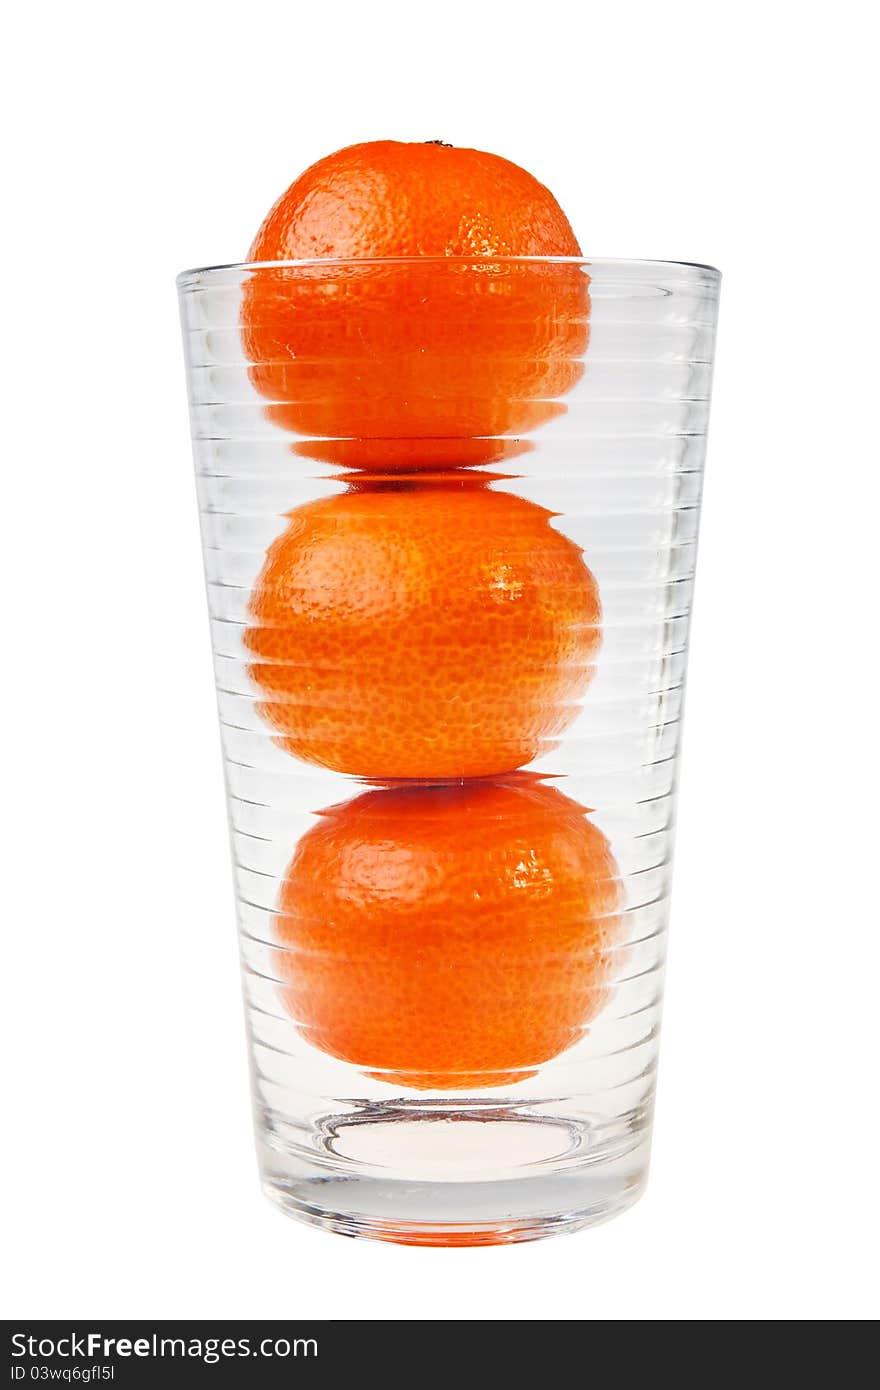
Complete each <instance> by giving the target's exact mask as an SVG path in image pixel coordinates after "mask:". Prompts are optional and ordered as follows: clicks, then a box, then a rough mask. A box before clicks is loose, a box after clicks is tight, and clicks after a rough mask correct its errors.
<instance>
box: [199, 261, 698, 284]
mask: <svg viewBox="0 0 880 1390" xmlns="http://www.w3.org/2000/svg"><path fill="white" fill-rule="evenodd" d="M481 263H482V264H487V265H550V266H552V265H571V266H583V267H584V269H585V270H592V271H594V272H595V271H602V270H604V269H606V268H607V269H609V270H618V271H626V270H630V271H639V270H641V271H644V272H646V273H650V272H653V273H656V271H657V268H658V267H660V266H663V267H665V268H666V269H667V270H679V271H681V270H685V271H699V272H701V273H703V274H705V275H708V276H709V277H711V278H712V279H713V280H714V282H715V283H716V284H718V283H720V281H721V271H720V270H719V269H718V267H717V266H714V265H708V264H707V263H705V262H702V261H670V260H663V259H653V260H652V259H648V258H644V257H627V256H500V255H499V256H495V255H489V254H487V253H485V252H482V253H478V254H474V255H470V256H467V255H456V256H437V255H434V256H314V257H309V258H305V259H301V260H287V261H285V260H281V261H229V262H226V263H221V264H219V265H205V266H194V267H193V268H192V269H190V270H182V271H181V272H180V274H179V275H178V276H177V280H176V283H177V285H178V286H179V287H180V288H181V289H183V288H185V287H186V285H187V284H188V282H189V281H190V280H192V279H194V278H195V277H203V276H212V277H213V276H217V277H219V276H221V275H224V274H227V275H228V274H229V273H230V272H232V271H236V272H238V273H239V274H244V273H245V272H246V271H252V270H285V269H287V270H312V269H314V268H315V267H316V266H329V267H333V266H339V267H341V266H361V267H363V266H395V265H398V266H412V265H431V264H449V265H480V264H481Z"/></svg>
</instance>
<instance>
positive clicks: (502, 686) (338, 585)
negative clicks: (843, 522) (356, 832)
mask: <svg viewBox="0 0 880 1390" xmlns="http://www.w3.org/2000/svg"><path fill="white" fill-rule="evenodd" d="M359 476H360V475H359ZM552 516H553V514H552V513H551V512H548V511H547V510H545V509H544V508H543V507H539V506H536V505H535V504H534V503H532V502H528V501H525V500H524V499H522V498H520V497H516V496H513V495H512V494H511V493H508V492H498V491H495V490H494V489H493V488H492V487H491V486H489V485H487V483H486V482H485V480H484V477H483V476H481V475H474V474H467V473H457V474H456V473H451V474H445V475H438V476H435V477H433V478H432V479H431V480H430V481H420V482H419V483H418V484H416V483H413V482H401V481H392V480H390V479H389V480H385V481H384V482H383V481H382V480H372V481H370V482H367V481H364V482H362V483H360V484H356V485H353V486H350V487H349V488H348V489H347V490H346V491H345V492H343V493H341V494H338V495H336V496H331V497H326V498H322V499H320V500H318V501H315V502H309V503H307V504H306V505H304V506H301V507H298V508H297V509H296V510H295V511H293V512H291V513H290V514H289V521H288V525H287V528H286V529H285V530H284V532H283V533H282V534H281V535H280V536H279V537H278V539H277V540H276V541H275V542H274V543H273V544H272V545H271V546H270V548H269V551H268V554H267V556H266V560H265V563H264V565H263V569H262V571H261V573H260V575H259V576H258V578H257V580H256V583H255V585H254V588H253V591H252V593H251V598H250V626H249V627H248V628H247V630H246V632H245V636H244V642H245V645H246V647H247V649H248V650H249V651H250V652H251V653H252V655H253V657H254V658H255V659H254V661H253V662H252V664H251V665H250V667H249V672H250V675H251V678H252V679H253V681H254V682H255V683H256V685H257V686H258V687H259V688H260V690H261V692H262V695H263V701H262V702H261V704H260V711H261V714H262V715H263V717H264V718H265V719H266V720H267V722H268V723H269V724H270V725H271V727H272V728H273V729H274V730H275V731H276V733H277V735H279V740H278V741H279V742H280V743H281V745H282V746H283V747H284V748H285V749H287V751H289V752H291V753H293V754H295V755H296V756H297V757H299V758H302V759H304V760H305V761H307V762H311V763H317V764H319V765H321V766H323V767H327V768H332V769H334V770H335V771H339V772H345V773H348V774H351V775H354V776H361V777H367V778H374V779H377V780H387V779H396V778H459V777H474V776H486V775H494V774H497V773H506V772H510V771H511V770H512V769H515V768H518V767H522V766H523V765H524V764H525V763H528V762H530V761H531V760H532V759H533V758H535V757H537V756H538V755H539V754H541V753H543V752H546V751H549V749H551V748H552V747H553V740H554V739H555V738H556V737H557V736H558V735H559V734H561V733H562V732H563V731H564V730H565V729H566V728H567V727H568V726H569V724H570V723H571V722H572V721H573V719H574V717H575V716H576V714H577V712H578V701H579V699H580V697H581V696H582V695H583V693H584V690H585V689H586V687H587V685H588V683H589V681H590V678H591V676H592V673H593V662H594V659H595V657H596V654H597V651H598V648H599V645H600V641H601V626H600V620H601V612H600V605H599V596H598V590H597V587H596V582H595V580H594V578H593V576H592V574H591V573H590V570H589V569H588V568H587V566H586V564H585V563H584V559H583V555H582V552H581V550H580V548H579V547H578V546H577V545H575V543H574V542H573V541H571V540H569V539H568V538H567V537H566V536H563V535H562V534H561V532H559V531H558V530H556V529H555V528H554V527H553V526H552V524H551V521H552Z"/></svg>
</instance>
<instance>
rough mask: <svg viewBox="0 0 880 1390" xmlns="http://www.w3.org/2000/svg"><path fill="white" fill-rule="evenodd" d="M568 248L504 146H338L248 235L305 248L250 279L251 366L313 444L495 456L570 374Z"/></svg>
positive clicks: (265, 250) (412, 464)
mask: <svg viewBox="0 0 880 1390" xmlns="http://www.w3.org/2000/svg"><path fill="white" fill-rule="evenodd" d="M579 255H580V248H579V247H578V243H577V241H576V239H575V236H574V233H573V232H572V229H571V226H570V225H569V222H568V219H567V218H566V216H565V214H564V213H563V211H562V209H561V208H560V206H559V204H558V203H557V201H556V199H555V198H554V197H553V195H552V193H550V191H549V190H548V189H547V188H545V187H544V186H543V184H541V183H539V182H538V180H537V179H535V178H534V177H533V176H532V175H531V174H529V173H527V172H526V171H525V170H524V169H521V168H519V166H518V165H516V164H512V163H511V162H510V161H509V160H506V159H502V158H501V157H500V156H498V155H493V154H486V153H483V152H482V151H479V150H470V149H455V148H452V147H451V146H444V145H440V144H438V143H436V142H429V143H427V144H406V143H401V142H398V141H393V140H379V141H374V142H371V143H368V144H361V145H351V146H349V147H348V148H347V149H343V150H339V151H337V153H335V154H332V155H329V156H328V157H327V158H325V159H321V160H319V161H318V162H317V164H314V165H313V166H312V167H311V168H310V169H307V170H306V171H305V173H303V174H301V175H300V177H299V178H298V179H296V180H295V181H294V182H293V183H292V184H291V186H290V187H289V188H288V189H287V191H286V192H285V193H284V194H283V195H282V197H281V198H280V199H279V200H278V202H277V203H276V204H275V206H274V207H273V208H272V210H271V211H270V213H269V214H268V216H267V217H266V219H265V221H264V222H263V225H262V226H261V227H260V230H259V232H258V233H257V236H256V238H255V240H254V243H253V245H252V246H251V249H250V259H251V261H254V262H272V261H296V262H300V263H301V264H299V265H298V266H297V267H296V268H286V267H284V266H275V267H271V266H263V267H262V268H258V269H255V270H254V271H253V272H252V275H251V277H250V279H249V280H248V281H247V283H246V284H245V288H244V296H243V303H242V331H243V341H244V347H245V352H246V355H247V357H248V359H249V361H250V363H251V366H250V376H251V380H252V382H253V384H254V386H255V387H256V389H257V391H258V392H259V393H260V395H261V396H262V397H263V398H264V399H265V401H266V402H267V403H268V404H267V406H266V410H267V413H268V415H269V417H270V418H271V419H272V420H273V421H274V422H275V423H277V424H279V425H281V426H283V427H284V428H285V429H288V430H291V431H293V432H294V433H296V434H298V435H300V436H306V437H307V439H309V438H315V439H318V440H321V441H322V442H321V444H320V450H321V456H322V457H325V458H326V457H328V454H329V455H332V454H333V448H334V445H333V441H337V440H338V441H339V445H338V455H337V456H336V457H335V458H334V461H335V462H342V457H343V455H344V457H345V462H346V465H347V466H350V467H363V468H369V469H373V470H376V471H379V470H385V471H392V470H394V469H401V470H404V471H411V470H413V469H417V468H429V469H430V468H435V467H437V466H438V465H441V466H459V465H460V466H466V465H471V464H473V463H475V462H476V463H480V462H486V461H490V460H491V459H492V458H495V459H497V458H498V457H499V453H498V442H497V441H498V439H499V438H503V437H505V436H517V435H520V434H522V433H524V432H526V431H528V430H531V429H534V428H535V427H536V426H538V425H540V424H542V423H543V422H544V421H546V420H549V419H551V418H552V417H553V416H554V415H556V414H558V413H560V411H562V410H563V409H564V407H563V406H562V404H561V403H560V397H561V396H563V395H564V394H565V392H566V391H568V390H569V389H570V388H571V387H572V386H573V385H574V383H575V382H576V381H577V380H578V378H579V376H580V375H581V371H582V364H581V361H580V359H581V358H582V356H583V354H584V352H585V350H586V346H587V339H588V314H589V292H588V283H589V281H588V277H587V275H586V273H585V271H584V269H583V267H582V266H581V265H578V264H575V263H573V262H571V261H568V262H566V261H554V260H553V259H552V258H554V257H577V256H579ZM523 257H535V258H539V259H536V260H532V261H529V260H522V259H516V258H523ZM401 258H405V259H406V261H407V264H406V265H403V264H401ZM303 263H305V264H303ZM385 440H393V441H395V446H394V448H393V449H388V448H385V447H383V441H385ZM480 441H484V442H483V443H482V444H481V443H480ZM300 448H301V450H302V451H303V452H308V443H307V440H306V441H302V440H301V441H300Z"/></svg>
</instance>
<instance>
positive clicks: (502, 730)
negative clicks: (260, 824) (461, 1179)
mask: <svg viewBox="0 0 880 1390" xmlns="http://www.w3.org/2000/svg"><path fill="white" fill-rule="evenodd" d="M588 285H589V280H588V277H587V275H586V273H585V270H584V268H583V266H582V265H580V264H576V263H562V262H560V263H552V262H543V263H536V262H529V261H516V260H511V261H503V260H499V261H497V262H494V261H483V262H476V263H474V262H469V263H467V262H465V263H462V262H460V261H458V260H456V259H451V260H449V261H447V262H445V263H444V262H442V261H440V262H437V261H434V260H430V261H425V262H424V263H423V264H420V263H419V262H418V261H410V262H407V263H405V264H404V263H398V264H369V263H363V264H361V265H358V264H357V263H356V262H349V263H348V264H347V265H340V264H338V263H335V264H330V263H328V264H327V265H325V266H322V265H320V264H318V263H316V264H314V265H312V266H306V267H302V266H301V267H290V268H285V267H277V268H274V269H265V268H264V269H262V270H261V271H260V273H259V274H258V275H257V276H255V277H254V278H253V279H252V280H251V281H250V282H249V284H248V285H247V286H246V288H245V292H244V305H243V325H244V342H245V349H246V352H247V356H248V359H249V362H250V364H251V365H250V375H251V380H252V382H253V384H254V386H255V387H256V388H257V390H258V392H259V393H260V395H261V396H262V398H263V399H264V401H265V403H266V404H265V407H264V408H265V410H266V412H267V414H268V415H269V417H270V418H271V419H272V421H273V422H274V423H275V424H276V425H280V426H282V427H283V428H284V429H286V430H288V431H289V432H290V434H291V446H290V447H291V451H292V455H293V458H292V460H291V464H292V466H296V467H300V468H302V467H304V466H307V465H306V464H305V463H304V462H303V460H304V459H311V460H320V461H321V462H322V463H323V464H325V465H326V464H330V465H331V466H332V468H333V469H334V470H335V471H333V472H331V475H330V480H329V482H328V488H327V495H326V496H323V497H321V498H320V499H319V500H316V501H312V502H309V503H306V504H304V505H300V506H297V507H295V508H294V509H293V510H291V511H290V512H289V513H288V515H287V516H286V518H285V526H284V529H283V531H282V532H281V534H280V535H279V536H278V537H277V539H276V540H275V541H274V542H273V544H272V545H271V546H270V548H269V549H268V552H267V553H266V556H265V561H264V564H263V566H262V569H261V572H260V574H259V576H258V578H257V580H256V583H255V585H254V587H253V590H252V592H251V595H250V600H249V606H248V626H247V630H246V633H245V638H244V641H245V646H246V649H247V651H248V653H249V658H250V664H249V675H250V679H251V681H252V682H253V685H254V686H255V687H256V690H257V691H258V693H259V710H260V714H261V717H262V718H263V720H264V721H265V723H266V724H267V725H268V726H269V728H270V729H271V731H272V734H273V737H274V739H275V741H276V742H277V744H278V745H279V746H280V747H281V748H282V749H284V751H285V752H286V753H287V754H288V755H289V756H290V757H291V758H296V759H299V760H302V761H303V762H305V763H309V764H312V765H314V766H318V767H322V768H328V769H332V770H333V771H335V772H338V773H342V774H344V775H346V776H348V777H350V778H351V779H353V780H354V779H356V780H357V782H358V783H360V784H361V785H360V787H359V788H358V794H356V795H354V796H353V797H352V798H351V799H349V800H347V801H345V802H344V803H343V804H337V805H333V806H330V807H327V808H325V809H324V810H322V811H321V812H319V813H318V815H317V816H316V820H315V824H314V825H313V827H312V828H311V829H309V830H308V831H307V832H306V833H305V834H304V835H303V836H302V838H301V839H300V840H299V842H298V844H297V845H296V846H295V848H294V850H293V857H292V859H291V860H290V863H289V866H288V869H287V872H286V875H285V876H284V879H283V883H282V886H281V891H280V894H279V897H278V901H277V904H276V911H275V915H274V933H275V937H276V941H277V946H278V958H279V959H280V960H281V962H282V966H281V969H280V973H281V976H282V977H283V981H284V983H283V985H282V994H283V999H284V1005H285V1008H286V1009H287V1011H288V1012H289V1015H290V1016H291V1018H292V1019H293V1021H294V1022H295V1024H296V1026H297V1028H298V1029H299V1030H300V1031H301V1033H302V1034H303V1035H304V1036H305V1037H306V1038H307V1039H308V1041H309V1042H310V1043H311V1044H312V1045H314V1046H315V1047H316V1048H318V1049H320V1050H321V1051H322V1052H324V1053H327V1054H330V1055H332V1056H334V1057H337V1058H340V1059H342V1060H344V1061H347V1062H350V1063H353V1064H355V1065H356V1066H358V1067H359V1068H361V1069H362V1070H364V1071H365V1072H367V1073H369V1074H370V1075H371V1076H372V1077H375V1078H377V1079H379V1080H381V1081H383V1082H387V1083H388V1084H389V1085H393V1086H395V1087H397V1088H398V1089H399V1088H400V1087H411V1088H414V1089H417V1090H426V1089H431V1090H441V1091H444V1090H453V1091H461V1090H463V1089H467V1090H471V1089H480V1088H487V1087H493V1086H504V1087H509V1086H511V1085H514V1084H516V1083H517V1082H518V1081H521V1080H523V1079H524V1078H526V1077H528V1076H530V1075H533V1074H534V1072H535V1070H536V1069H537V1068H538V1067H540V1066H541V1064H542V1063H544V1062H546V1061H548V1060H549V1059H551V1058H552V1057H554V1056H556V1055H558V1054H559V1053H560V1052H562V1051H564V1050H565V1049H566V1048H569V1047H571V1046H572V1045H574V1044H575V1043H576V1042H577V1041H578V1040H579V1039H580V1038H581V1037H582V1036H583V1034H584V1031H585V1029H586V1028H587V1027H588V1025H589V1023H590V1020H591V1019H592V1018H593V1017H594V1016H595V1015H596V1013H597V1011H598V1010H599V1009H600V1008H601V1006H602V1002H603V1000H604V998H605V997H606V991H607V987H608V980H609V975H610V971H611V964H610V963H611V960H612V958H613V951H614V946H615V939H616V934H617V929H618V921H619V913H620V910H621V906H622V904H621V888H620V878H619V874H618V870H617V866H616V864H615V861H614V858H613V856H612V854H611V850H610V848H609V845H608V842H607V841H606V839H605V837H604V836H603V835H602V833H601V832H600V831H599V829H598V828H597V827H596V826H595V825H594V824H593V823H592V822H591V820H590V819H589V817H588V814H587V812H586V811H585V809H584V808H583V807H582V806H580V805H579V804H577V803H576V802H575V801H574V800H572V799H571V798H570V797H568V796H566V795H565V794H564V792H563V791H562V790H560V788H559V787H558V786H556V785H554V780H553V779H550V778H548V777H547V776H545V775H541V773H540V772H538V771H536V770H534V769H533V770H531V771H530V770H529V767H530V765H531V764H533V763H535V762H538V761H539V760H540V759H541V758H542V757H544V756H545V755H546V754H547V753H548V752H549V751H550V750H552V748H553V747H554V746H555V745H556V743H557V741H558V740H559V738H560V736H561V735H563V734H564V732H565V731H566V729H568V728H569V727H570V725H571V724H572V723H573V722H574V720H575V719H576V718H577V716H578V715H579V713H580V710H581V702H582V699H583V696H584V694H585V692H586V690H587V688H588V685H589V683H590V680H591V677H592V675H593V672H594V669H595V664H596V661H597V658H598V655H599V651H600V646H601V603H600V596H599V593H598V588H597V585H596V581H595V579H594V577H593V575H592V573H591V571H590V568H589V567H588V564H587V560H586V558H585V557H584V555H583V553H582V552H581V550H580V548H579V547H578V546H577V545H575V544H574V543H573V542H572V541H571V540H569V539H568V538H567V537H566V536H565V535H564V534H563V532H562V531H561V530H560V528H559V526H558V525H557V524H556V518H555V516H554V514H553V513H552V512H550V511H548V510H546V509H545V508H543V507H540V506H538V505H537V504H536V503H534V502H532V501H529V500H526V499H525V498H523V497H521V496H518V495H517V494H516V491H515V490H514V489H515V484H516V477H515V475H514V474H513V473H512V472H511V471H510V469H511V466H512V464H513V461H514V460H519V461H530V460H529V455H530V453H532V452H533V446H532V444H531V443H530V442H529V439H528V436H529V435H530V433H531V432H532V431H533V430H534V429H535V428H536V427H537V426H540V425H541V424H543V423H544V422H545V421H547V420H550V419H552V418H553V417H554V416H555V415H558V414H559V413H561V412H562V411H563V410H564V403H563V400H562V398H563V396H564V394H565V392H566V391H568V390H569V389H570V388H571V387H572V386H573V385H574V384H575V382H576V381H577V379H578V377H579V375H580V373H581V372H582V370H583V367H582V363H583V358H584V355H585V353H586V349H587V342H588V326H589V289H588ZM534 458H535V466H536V468H537V467H539V466H540V455H539V453H535V455H534ZM294 460H299V462H298V463H295V462H294ZM519 466H523V464H522V462H520V465H519Z"/></svg>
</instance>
